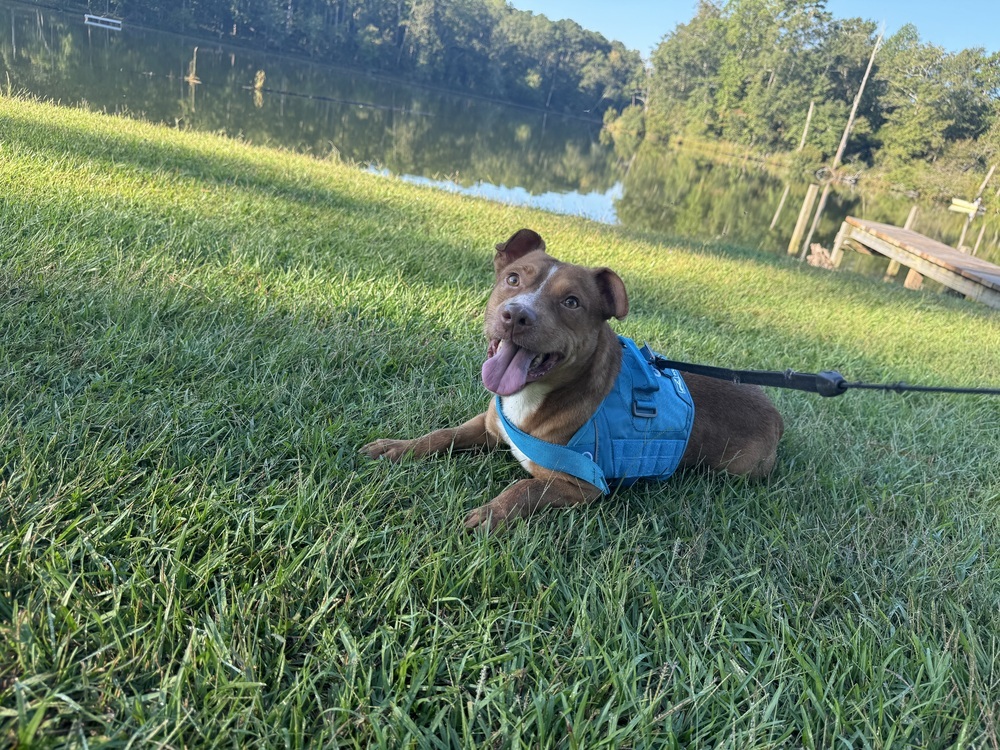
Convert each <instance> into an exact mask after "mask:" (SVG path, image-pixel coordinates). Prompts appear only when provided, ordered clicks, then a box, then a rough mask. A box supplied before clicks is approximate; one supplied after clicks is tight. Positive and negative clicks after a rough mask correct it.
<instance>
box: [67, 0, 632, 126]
mask: <svg viewBox="0 0 1000 750" xmlns="http://www.w3.org/2000/svg"><path fill="white" fill-rule="evenodd" d="M63 5H66V6H71V7H74V8H80V9H86V11H87V12H90V13H98V14H108V15H113V16H115V17H117V18H121V19H124V20H125V21H126V22H131V23H137V24H142V25H147V26H153V27H156V28H160V29H169V30H174V31H180V32H185V33H192V34H208V35H212V36H214V37H217V38H220V39H228V40H231V41H236V42H242V43H247V44H254V45H260V46H262V47H264V48H265V49H268V50H272V51H280V52H285V53H294V54H300V55H303V56H305V57H308V58H310V59H313V60H316V61H322V62H329V63H337V64H346V65H351V66H356V67H362V68H366V69H369V70H378V71H386V72H391V73H393V74H394V75H401V76H404V77H406V78H408V79H411V80H415V81H419V82H423V83H428V84H435V85H440V86H445V87H448V88H451V89H456V90H461V91H467V92H470V93H475V94H478V95H481V96H486V97H490V98H495V99H502V100H506V101H512V102H517V103H520V104H524V105H529V106H535V107H541V108H545V109H549V110H554V111H558V112H564V113H572V114H577V115H581V116H591V117H594V118H596V119H599V118H600V116H601V114H602V113H603V112H604V111H605V110H606V109H607V108H609V107H615V108H620V107H622V106H624V105H626V104H628V102H629V101H630V97H631V95H632V92H633V90H634V89H635V88H636V87H638V86H640V85H641V84H642V83H643V76H644V67H643V62H642V58H641V56H640V54H639V53H638V52H636V51H634V50H629V49H627V48H626V47H625V45H623V44H622V43H621V42H618V41H608V40H607V39H605V38H604V36H602V35H601V34H598V33H595V32H593V31H587V30H586V29H584V28H582V27H581V26H580V25H579V24H578V23H576V22H574V21H570V20H560V21H555V22H553V21H550V20H549V19H548V18H546V17H545V16H543V15H537V14H533V13H530V12H527V11H519V10H516V9H514V8H512V7H511V6H509V5H507V3H506V2H504V0H179V1H178V0H86V1H84V0H63Z"/></svg>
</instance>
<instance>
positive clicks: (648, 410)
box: [632, 398, 656, 419]
mask: <svg viewBox="0 0 1000 750" xmlns="http://www.w3.org/2000/svg"><path fill="white" fill-rule="evenodd" d="M632 416H633V417H642V418H644V419H655V418H656V402H655V401H640V400H639V399H638V398H633V399H632Z"/></svg>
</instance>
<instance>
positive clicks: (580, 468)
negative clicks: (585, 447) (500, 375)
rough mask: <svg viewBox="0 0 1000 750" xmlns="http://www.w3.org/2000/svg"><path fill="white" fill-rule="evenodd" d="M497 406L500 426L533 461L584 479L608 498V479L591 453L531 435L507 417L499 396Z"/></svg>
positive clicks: (547, 467) (512, 441)
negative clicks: (581, 451)
mask: <svg viewBox="0 0 1000 750" xmlns="http://www.w3.org/2000/svg"><path fill="white" fill-rule="evenodd" d="M495 405H496V410H497V416H498V417H499V418H500V423H501V424H502V425H503V428H504V430H506V431H507V438H508V439H509V440H510V441H511V443H513V444H514V446H515V447H516V448H517V449H518V450H519V451H521V453H523V454H524V455H525V456H527V457H528V460H529V461H532V462H534V463H536V464H538V465H539V466H543V467H545V468H546V469H551V470H552V471H561V472H562V473H563V474H569V475H570V476H573V477H576V478H577V479H582V480H583V481H584V482H587V483H589V484H592V485H594V486H595V487H598V488H599V489H600V490H601V492H603V493H604V494H605V495H607V494H608V493H609V492H610V491H611V490H610V489H609V488H608V482H607V480H606V479H605V478H604V472H603V471H601V467H600V466H598V465H597V464H596V463H595V462H594V460H593V457H592V456H591V457H588V454H586V453H578V452H577V451H575V450H573V449H572V448H567V447H566V446H565V445H557V444H556V443H550V442H548V441H547V440H540V439H539V438H536V437H535V436H534V435H529V434H528V433H527V432H525V431H524V430H522V429H520V428H519V427H517V426H516V425H514V424H513V423H512V422H511V421H510V420H509V419H507V415H506V414H504V413H503V404H502V403H501V401H500V397H499V396H497V397H496V402H495Z"/></svg>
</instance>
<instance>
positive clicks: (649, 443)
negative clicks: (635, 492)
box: [496, 336, 694, 494]
mask: <svg viewBox="0 0 1000 750" xmlns="http://www.w3.org/2000/svg"><path fill="white" fill-rule="evenodd" d="M618 340H619V341H620V342H621V345H622V366H621V371H620V372H619V373H618V378H617V379H616V380H615V384H614V387H613V388H612V389H611V393H609V394H608V395H607V397H606V398H605V399H604V401H602V402H601V405H600V406H599V407H598V408H597V411H596V412H594V415H593V416H592V417H591V418H590V419H588V420H587V422H586V423H585V424H584V425H583V427H581V428H580V429H579V430H577V432H576V434H575V435H573V437H572V438H570V441H569V443H567V444H566V445H557V444H556V443H549V442H547V441H545V440H539V439H538V438H536V437H534V436H532V435H529V434H528V433H526V432H524V431H523V430H521V429H519V428H518V427H516V426H515V425H514V424H513V423H511V421H510V420H508V419H507V417H506V415H505V414H504V413H503V403H502V401H501V399H500V396H497V397H496V411H497V416H498V417H499V418H500V422H501V424H503V427H504V429H505V430H506V431H507V438H508V439H509V440H510V442H511V443H512V444H513V446H514V447H516V448H517V449H518V450H519V451H521V453H523V454H524V455H525V456H527V457H528V459H529V460H530V461H532V462H534V463H536V464H538V465H539V466H543V467H545V468H546V469H550V470H552V471H560V472H563V473H564V474H569V475H571V476H574V477H576V478H578V479H582V480H583V481H585V482H588V483H590V484H592V485H594V486H595V487H599V488H600V489H601V491H602V492H604V493H605V494H607V493H609V492H610V491H611V490H610V488H609V482H610V483H611V484H613V485H614V486H616V487H621V486H624V487H627V486H628V485H630V484H633V483H634V482H635V481H636V480H638V479H645V478H657V479H665V478H667V477H669V476H670V475H671V474H673V473H674V471H675V470H676V469H677V464H679V463H680V460H681V457H682V456H683V455H684V451H685V449H686V448H687V443H688V438H689V437H690V435H691V425H692V424H693V422H694V403H693V402H692V401H691V394H690V392H689V391H688V389H687V386H686V385H685V384H684V379H683V378H682V377H681V374H680V373H679V372H677V370H664V371H663V372H661V371H660V370H658V369H657V368H655V367H654V366H653V364H652V361H653V357H654V353H653V352H652V351H650V349H649V347H648V346H643V347H642V349H641V350H640V349H639V348H638V347H637V346H636V345H635V342H634V341H632V340H631V339H627V338H624V337H623V336H619V337H618Z"/></svg>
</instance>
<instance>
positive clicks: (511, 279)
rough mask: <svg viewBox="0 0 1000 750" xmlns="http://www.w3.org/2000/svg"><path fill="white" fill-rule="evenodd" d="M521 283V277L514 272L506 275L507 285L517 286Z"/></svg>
mask: <svg viewBox="0 0 1000 750" xmlns="http://www.w3.org/2000/svg"><path fill="white" fill-rule="evenodd" d="M520 283H521V277H520V276H518V275H517V274H516V273H512V274H509V275H508V276H507V286H517V285H518V284H520Z"/></svg>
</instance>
